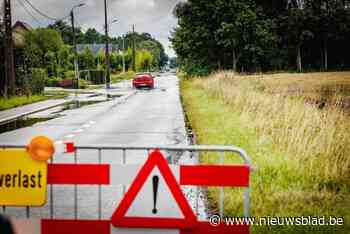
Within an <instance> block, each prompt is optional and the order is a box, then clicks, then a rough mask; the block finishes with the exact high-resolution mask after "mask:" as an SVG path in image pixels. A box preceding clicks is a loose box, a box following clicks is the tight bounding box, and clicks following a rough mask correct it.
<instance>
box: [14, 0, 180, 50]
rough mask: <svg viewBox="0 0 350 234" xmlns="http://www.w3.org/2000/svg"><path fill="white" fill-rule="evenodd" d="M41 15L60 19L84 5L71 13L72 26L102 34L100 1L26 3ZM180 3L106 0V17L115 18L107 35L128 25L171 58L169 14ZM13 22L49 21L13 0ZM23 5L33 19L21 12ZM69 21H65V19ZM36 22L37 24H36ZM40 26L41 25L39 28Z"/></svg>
mask: <svg viewBox="0 0 350 234" xmlns="http://www.w3.org/2000/svg"><path fill="white" fill-rule="evenodd" d="M27 1H30V2H31V3H32V4H33V5H34V6H35V7H37V8H38V9H39V10H41V11H42V12H44V13H45V14H47V15H49V16H51V17H54V18H61V17H63V16H65V15H67V14H68V13H69V11H70V9H71V8H72V6H74V5H76V4H78V3H81V2H83V3H86V6H84V7H81V8H77V9H76V10H75V16H76V24H77V25H78V26H80V27H82V29H83V30H86V29H87V28H96V29H97V30H98V31H100V32H103V24H104V5H103V0H27ZM179 1H181V0H107V2H108V18H109V19H110V20H113V19H115V18H116V19H118V20H119V22H118V23H115V24H113V25H112V26H111V28H110V34H111V36H120V35H122V34H124V33H126V32H128V31H131V27H132V24H135V30H136V31H138V32H148V33H150V34H151V35H152V36H153V37H155V38H156V39H157V40H159V41H160V42H161V43H163V46H164V48H165V50H166V52H167V54H168V55H169V56H174V51H173V50H172V49H171V48H169V46H170V42H169V40H168V37H169V36H170V31H172V29H173V28H174V27H175V26H176V25H177V20H176V18H174V16H173V14H172V10H173V8H174V7H175V5H176V3H177V2H179ZM12 2H13V5H14V6H13V21H14V22H15V21H16V20H21V21H24V22H27V23H29V24H30V25H31V26H32V27H38V26H46V25H47V24H50V23H52V22H53V21H52V20H48V19H45V18H44V17H42V16H40V15H39V14H38V13H37V12H35V11H34V10H33V9H32V8H30V6H29V5H28V3H26V1H25V0H13V1H12ZM21 3H22V4H25V6H26V8H27V9H28V11H30V13H31V14H32V15H33V16H34V18H37V20H35V19H33V17H32V16H31V15H30V14H29V13H28V12H26V11H25V10H24V8H23V6H22V4H21ZM68 20H69V19H68ZM38 21H39V22H38ZM40 24H41V25H40Z"/></svg>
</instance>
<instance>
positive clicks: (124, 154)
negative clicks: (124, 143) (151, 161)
mask: <svg viewBox="0 0 350 234" xmlns="http://www.w3.org/2000/svg"><path fill="white" fill-rule="evenodd" d="M122 164H123V165H125V164H126V150H125V149H123V158H122ZM122 189H123V191H122V192H123V196H124V195H125V193H126V186H125V184H123V188H122Z"/></svg>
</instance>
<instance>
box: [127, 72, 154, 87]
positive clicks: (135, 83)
mask: <svg viewBox="0 0 350 234" xmlns="http://www.w3.org/2000/svg"><path fill="white" fill-rule="evenodd" d="M132 87H134V88H136V89H137V88H143V87H147V88H151V89H153V88H154V77H153V76H152V74H150V73H143V74H137V75H136V76H135V77H134V79H133V80H132Z"/></svg>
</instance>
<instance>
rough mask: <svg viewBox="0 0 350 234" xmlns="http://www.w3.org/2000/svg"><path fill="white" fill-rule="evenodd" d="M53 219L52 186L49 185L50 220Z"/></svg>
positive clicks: (51, 160)
mask: <svg viewBox="0 0 350 234" xmlns="http://www.w3.org/2000/svg"><path fill="white" fill-rule="evenodd" d="M50 163H53V157H52V158H51V159H50ZM53 217H54V210H53V185H52V184H50V219H53Z"/></svg>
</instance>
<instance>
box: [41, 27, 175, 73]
mask: <svg viewBox="0 0 350 234" xmlns="http://www.w3.org/2000/svg"><path fill="white" fill-rule="evenodd" d="M48 28H49V29H54V30H56V31H58V32H59V33H60V34H61V36H62V40H63V42H64V43H65V44H68V45H72V42H73V33H72V29H71V27H70V26H69V25H68V24H67V23H66V22H64V21H57V22H55V23H54V24H51V25H49V26H48ZM123 40H124V44H123ZM133 40H135V45H136V49H137V50H147V51H149V52H151V53H152V55H153V57H154V59H155V60H156V62H157V66H159V67H163V66H164V65H166V64H167V62H168V56H167V54H166V53H165V50H164V47H163V45H162V44H161V43H160V42H159V41H158V40H156V39H155V38H153V37H152V36H151V34H149V33H137V32H135V33H132V32H129V33H127V34H126V35H124V37H122V36H118V37H111V38H109V41H110V43H111V44H113V45H116V46H117V48H118V49H119V50H123V49H126V50H127V49H128V48H131V47H132V43H133ZM76 41H77V44H103V43H105V35H104V34H102V33H100V32H98V31H97V30H96V29H94V28H89V29H87V30H86V32H85V33H84V32H83V31H82V30H81V28H76Z"/></svg>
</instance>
